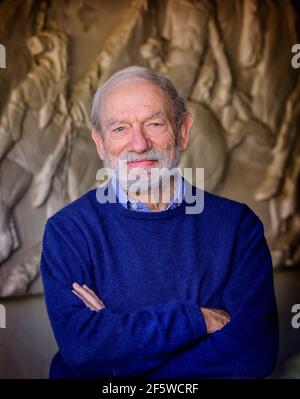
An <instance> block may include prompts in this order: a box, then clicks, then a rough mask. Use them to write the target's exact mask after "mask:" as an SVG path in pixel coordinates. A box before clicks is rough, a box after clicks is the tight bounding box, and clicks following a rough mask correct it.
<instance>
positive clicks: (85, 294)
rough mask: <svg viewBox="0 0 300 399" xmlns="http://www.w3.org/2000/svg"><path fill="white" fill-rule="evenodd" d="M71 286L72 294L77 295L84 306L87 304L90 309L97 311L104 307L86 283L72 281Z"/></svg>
mask: <svg viewBox="0 0 300 399" xmlns="http://www.w3.org/2000/svg"><path fill="white" fill-rule="evenodd" d="M72 287H73V288H74V289H73V290H72V292H73V294H75V295H76V296H78V298H79V299H81V300H82V301H83V303H84V304H85V306H87V307H88V308H89V309H90V310H94V311H96V312H98V311H99V310H101V309H103V308H105V305H104V303H103V302H102V301H101V299H100V298H98V297H97V295H96V294H95V293H94V291H93V290H91V289H90V288H89V287H88V286H87V285H86V284H83V285H82V286H81V285H79V284H77V283H73V285H72Z"/></svg>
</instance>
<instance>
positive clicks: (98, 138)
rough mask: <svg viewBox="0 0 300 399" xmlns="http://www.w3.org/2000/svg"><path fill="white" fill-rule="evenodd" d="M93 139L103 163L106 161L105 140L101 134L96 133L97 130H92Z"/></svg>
mask: <svg viewBox="0 0 300 399" xmlns="http://www.w3.org/2000/svg"><path fill="white" fill-rule="evenodd" d="M92 138H93V140H94V143H95V144H96V147H97V152H98V154H99V157H100V158H101V159H102V161H104V159H105V148H104V141H103V138H102V137H101V136H100V134H99V133H98V132H97V131H96V129H93V130H92Z"/></svg>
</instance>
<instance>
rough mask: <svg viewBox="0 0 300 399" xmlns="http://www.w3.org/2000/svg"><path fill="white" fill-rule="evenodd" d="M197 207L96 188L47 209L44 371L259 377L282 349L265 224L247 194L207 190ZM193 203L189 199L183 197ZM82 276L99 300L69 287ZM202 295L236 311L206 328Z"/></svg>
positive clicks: (207, 302) (54, 374) (206, 302)
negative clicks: (190, 209)
mask: <svg viewBox="0 0 300 399" xmlns="http://www.w3.org/2000/svg"><path fill="white" fill-rule="evenodd" d="M204 201H205V202H204V210H203V212H202V213H200V214H186V213H185V205H186V203H185V202H184V201H183V203H182V204H180V205H179V206H178V207H176V208H175V209H170V210H165V211H161V212H152V213H143V212H136V211H132V210H130V209H125V208H124V207H123V206H122V204H121V203H116V204H109V203H107V204H100V203H99V202H97V199H96V190H91V191H89V192H88V193H86V194H85V195H83V196H82V197H81V198H79V199H78V200H76V201H74V202H72V203H71V204H69V205H67V206H65V207H64V208H63V209H61V210H60V211H59V212H57V213H56V214H55V215H53V216H52V217H51V218H49V219H48V221H47V224H46V227H45V232H44V238H43V251H42V257H41V274H42V278H43V284H44V289H45V300H46V305H47V310H48V314H49V318H50V322H51V325H52V328H53V331H54V334H55V337H56V340H57V344H58V346H59V351H58V353H57V354H56V355H55V356H54V358H53V360H52V364H51V368H50V378H74V379H75V378H76V379H81V378H82V379H89V378H101V377H111V376H123V377H125V376H143V377H145V378H176V377H179V378H185V377H186V378H261V377H265V376H267V375H268V374H270V373H271V371H272V369H273V367H274V364H275V361H276V357H277V350H278V326H277V313H276V305H275V298H274V289H273V277H272V264H271V257H270V253H269V249H268V247H267V244H266V241H265V238H264V230H263V225H262V223H261V221H260V220H259V218H258V217H257V216H256V215H255V214H254V213H253V212H252V211H251V210H250V208H249V207H248V206H247V205H245V204H242V203H239V202H236V201H232V200H229V199H225V198H222V197H219V196H217V195H214V194H210V193H208V192H205V193H204ZM189 205H190V204H189ZM73 282H78V283H79V284H84V283H85V284H87V285H88V286H89V287H90V288H91V289H93V290H94V291H95V292H96V294H97V295H98V296H99V297H100V298H101V300H102V301H103V302H104V304H105V305H106V308H105V309H102V310H100V311H99V312H98V313H97V312H92V311H91V310H90V309H88V308H87V307H86V306H85V305H84V304H83V302H82V301H81V300H80V299H79V298H78V297H76V296H75V295H74V294H73V293H72V283H73ZM200 306H203V307H209V308H218V309H223V310H225V311H227V312H228V313H229V314H230V315H231V321H230V322H229V323H228V324H227V325H226V326H225V327H223V328H222V329H221V330H219V331H217V332H215V333H213V334H207V331H206V325H205V321H204V318H203V315H202V313H201V311H200Z"/></svg>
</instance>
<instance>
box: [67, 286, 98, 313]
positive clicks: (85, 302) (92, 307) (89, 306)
mask: <svg viewBox="0 0 300 399" xmlns="http://www.w3.org/2000/svg"><path fill="white" fill-rule="evenodd" d="M72 292H73V294H75V295H76V296H77V297H78V298H79V299H81V300H82V302H83V303H84V304H85V306H86V307H88V308H89V309H91V310H97V309H96V308H95V307H94V306H92V305H91V304H90V303H89V302H87V301H86V300H85V299H84V298H83V297H82V296H81V295H79V294H78V292H76V291H74V290H72Z"/></svg>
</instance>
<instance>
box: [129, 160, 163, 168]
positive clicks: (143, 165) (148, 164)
mask: <svg viewBox="0 0 300 399" xmlns="http://www.w3.org/2000/svg"><path fill="white" fill-rule="evenodd" d="M155 162H157V161H156V159H148V160H144V161H143V160H142V161H132V162H127V166H128V168H151V166H153V165H154V164H155Z"/></svg>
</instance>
